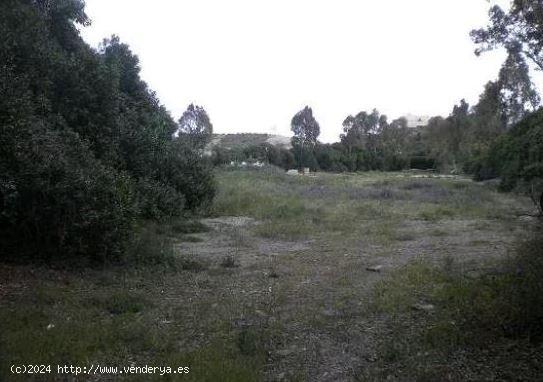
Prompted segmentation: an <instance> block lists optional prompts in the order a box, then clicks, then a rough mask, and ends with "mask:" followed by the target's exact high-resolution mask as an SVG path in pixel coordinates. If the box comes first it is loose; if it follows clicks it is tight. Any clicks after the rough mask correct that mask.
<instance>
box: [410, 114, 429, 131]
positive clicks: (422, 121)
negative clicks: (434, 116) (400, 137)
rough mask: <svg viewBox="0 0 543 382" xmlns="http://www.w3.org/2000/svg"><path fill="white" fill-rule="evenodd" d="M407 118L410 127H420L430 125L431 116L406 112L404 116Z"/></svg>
mask: <svg viewBox="0 0 543 382" xmlns="http://www.w3.org/2000/svg"><path fill="white" fill-rule="evenodd" d="M403 118H405V119H406V120H407V127H408V128H410V129H417V128H420V127H426V126H428V123H429V122H430V118H431V117H430V116H427V115H414V114H406V115H404V116H403Z"/></svg>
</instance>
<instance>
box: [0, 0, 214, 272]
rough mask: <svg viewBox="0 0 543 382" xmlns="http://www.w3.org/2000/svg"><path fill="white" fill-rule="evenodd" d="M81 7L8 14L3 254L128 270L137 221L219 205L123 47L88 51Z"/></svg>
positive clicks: (0, 23)
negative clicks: (123, 262)
mask: <svg viewBox="0 0 543 382" xmlns="http://www.w3.org/2000/svg"><path fill="white" fill-rule="evenodd" d="M87 23H88V19H87V17H86V15H85V13H84V3H83V2H82V1H79V0H64V1H53V2H45V1H16V0H7V1H4V2H2V3H1V4H0V34H1V35H2V39H1V41H0V61H1V62H2V66H1V67H0V159H1V160H0V232H1V233H0V246H1V248H2V250H1V251H0V253H1V256H2V258H6V257H9V258H11V259H14V260H22V259H26V258H30V257H33V258H36V257H39V258H41V259H43V260H47V261H49V260H53V259H55V260H60V259H67V258H74V259H75V258H86V259H88V260H91V261H100V262H104V261H115V260H119V259H121V257H122V256H121V254H122V253H123V251H124V250H126V248H127V245H128V244H129V242H130V239H131V236H132V234H133V232H134V226H135V223H136V221H137V220H138V219H140V218H151V219H163V218H166V217H171V216H179V215H180V214H181V213H182V212H183V210H184V208H189V209H196V208H199V207H200V206H202V205H205V204H208V203H209V201H210V200H211V199H212V197H213V187H214V185H213V176H212V172H211V169H210V166H209V165H208V164H207V163H206V162H205V161H204V160H203V159H202V157H201V155H200V153H198V152H195V150H194V149H192V150H189V149H188V148H187V147H188V145H186V144H185V145H184V144H183V143H184V142H180V141H184V140H183V139H182V138H178V139H175V140H174V139H173V133H174V132H175V131H176V130H177V125H176V123H175V122H174V121H173V120H172V118H171V117H170V115H169V114H168V112H167V111H166V110H165V109H164V107H163V106H161V105H160V103H159V101H158V100H157V98H156V96H155V95H154V93H153V92H152V91H151V90H149V89H148V87H147V84H146V83H145V82H143V81H142V80H141V79H140V77H139V72H140V68H139V60H138V58H137V57H136V56H135V55H134V54H133V53H132V52H131V51H130V49H129V47H128V46H127V45H125V44H122V43H121V42H120V41H119V39H118V38H117V37H113V38H111V39H109V40H105V41H104V43H103V44H102V46H101V47H100V49H99V51H94V50H92V49H91V48H90V47H89V46H88V45H87V44H86V43H85V42H84V41H83V40H82V39H81V37H80V36H79V32H78V30H77V28H76V25H75V24H81V25H86V24H87Z"/></svg>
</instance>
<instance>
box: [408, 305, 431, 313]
mask: <svg viewBox="0 0 543 382" xmlns="http://www.w3.org/2000/svg"><path fill="white" fill-rule="evenodd" d="M412 307H413V309H415V310H421V311H424V312H431V311H433V310H434V309H435V306H433V305H432V304H415V305H413V306H412Z"/></svg>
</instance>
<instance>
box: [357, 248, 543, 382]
mask: <svg viewBox="0 0 543 382" xmlns="http://www.w3.org/2000/svg"><path fill="white" fill-rule="evenodd" d="M542 244H543V242H542V241H541V238H535V239H533V240H531V241H528V242H526V243H525V244H522V245H521V246H520V247H519V248H518V250H517V254H516V255H515V257H513V258H512V259H510V260H509V261H508V262H506V264H504V265H503V267H504V269H503V271H502V272H500V273H498V274H495V273H490V274H483V275H481V276H479V277H476V278H472V277H466V276H465V275H464V274H463V273H462V271H461V269H460V268H459V265H458V264H456V263H455V262H454V260H453V259H452V258H445V261H444V262H443V263H442V264H441V265H440V266H436V265H435V264H432V263H431V262H429V261H427V260H425V259H424V257H423V256H421V257H419V258H417V259H416V260H414V261H412V262H411V263H410V264H408V265H407V266H405V267H403V268H402V269H400V270H398V271H397V272H395V273H393V274H391V275H389V276H388V277H387V278H385V279H384V280H383V281H381V282H380V283H378V285H377V286H376V288H375V291H374V293H375V298H374V302H373V308H374V309H375V313H376V314H378V315H382V314H386V315H387V316H388V317H390V319H389V320H388V321H387V331H388V332H389V336H387V337H386V338H383V339H382V341H381V343H380V350H379V354H380V360H379V365H378V368H376V369H375V370H374V373H375V374H374V375H373V376H372V378H385V376H386V375H388V374H389V373H392V372H393V371H394V370H403V372H404V376H405V377H406V378H407V379H412V380H433V379H439V380H443V379H451V378H452V379H453V380H456V379H470V380H472V379H486V378H487V377H485V375H487V374H485V373H490V372H492V373H494V374H495V375H501V376H502V378H504V379H505V380H509V379H510V378H513V376H514V378H519V379H526V380H534V378H535V376H536V375H537V374H538V370H539V369H538V368H534V367H533V364H534V362H535V363H537V362H540V361H537V360H538V359H540V358H541V357H542V356H543V325H541V322H542V320H543V309H541V306H543V297H542V296H543V293H542V292H543V283H542V282H541V279H542V278H543V261H542V260H541V258H542V257H541V255H542V254H541V251H542V248H543V245H542ZM528 264H529V265H528ZM519 268H520V269H523V272H524V273H523V274H521V275H519V274H518V269H519ZM421 302H424V303H426V304H428V303H430V304H432V305H434V307H435V308H434V310H432V311H429V312H421V311H418V310H415V309H413V307H414V305H415V304H417V303H421ZM481 349H485V351H484V352H481V351H480V350H481ZM513 349H514V350H513ZM421 355H423V356H421ZM513 360H514V361H513ZM485 363H486V365H485ZM432 365H441V366H440V367H439V368H435V367H432ZM444 365H447V366H444ZM454 365H462V366H461V368H456V369H455V366H454ZM483 365H484V366H483ZM376 370H377V371H376ZM462 373H467V374H464V375H463V374H462ZM466 375H469V377H466ZM366 377H368V375H366Z"/></svg>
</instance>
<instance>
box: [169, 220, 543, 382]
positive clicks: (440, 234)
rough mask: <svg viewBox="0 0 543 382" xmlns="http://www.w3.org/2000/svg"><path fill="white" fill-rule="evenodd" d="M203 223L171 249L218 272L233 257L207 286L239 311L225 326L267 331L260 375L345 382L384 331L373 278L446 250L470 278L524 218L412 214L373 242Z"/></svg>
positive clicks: (248, 224)
mask: <svg viewBox="0 0 543 382" xmlns="http://www.w3.org/2000/svg"><path fill="white" fill-rule="evenodd" d="M203 223H204V224H206V225H207V226H208V227H210V229H211V231H210V232H207V233H201V234H198V235H197V236H198V237H200V238H201V239H202V240H203V241H202V242H200V243H182V244H180V247H179V250H180V252H181V253H184V254H187V253H188V254H191V256H195V257H196V258H198V259H200V260H203V261H205V262H206V263H207V264H208V266H209V267H210V269H220V268H221V264H222V263H223V261H224V258H225V256H232V257H233V258H234V261H235V266H234V267H233V268H230V269H227V270H225V269H224V267H222V268H223V270H224V273H222V276H221V277H220V278H219V280H220V281H219V280H217V279H215V284H216V282H217V281H219V284H222V286H219V285H217V284H216V286H217V290H222V289H228V288H224V287H225V285H229V286H230V287H231V288H230V289H228V290H229V293H230V294H231V295H234V296H235V297H234V300H235V301H236V303H237V304H239V306H238V308H239V307H242V309H238V310H237V313H238V314H239V313H240V312H242V313H241V315H238V316H235V315H234V316H232V317H230V319H231V324H232V326H233V327H234V328H236V329H239V330H242V331H248V330H262V329H263V328H264V329H266V330H271V331H273V335H272V337H271V339H270V340H269V342H268V343H267V344H266V346H267V347H268V350H269V353H268V360H267V370H266V376H267V379H268V380H270V381H274V380H292V379H294V378H297V377H300V378H302V379H307V380H311V381H350V380H353V379H354V378H355V376H356V375H357V374H359V372H360V370H363V369H364V368H366V367H370V366H371V364H372V363H373V362H375V360H376V358H377V356H378V355H377V354H376V347H375V343H376V339H378V337H379V336H384V335H386V332H385V331H384V330H385V329H384V327H383V325H382V322H381V321H380V320H379V319H378V318H376V316H375V315H374V314H372V313H373V312H372V311H371V308H370V307H371V299H372V291H373V287H374V286H375V284H376V283H377V282H379V281H380V280H382V279H383V277H386V276H387V275H388V274H390V273H391V272H393V271H394V270H396V269H398V268H399V267H402V266H403V265H405V264H407V263H408V262H409V261H411V260H412V259H414V258H415V257H423V258H425V259H427V260H429V261H431V262H434V263H435V264H437V265H439V264H440V263H442V262H444V261H445V259H446V258H448V257H451V256H453V257H454V259H455V262H457V264H458V266H459V267H460V269H461V271H462V272H465V273H473V274H478V273H479V272H482V271H483V270H484V269H485V267H486V268H488V267H492V266H494V264H495V262H496V260H499V259H501V258H503V257H504V256H506V254H507V250H508V247H509V246H510V245H512V244H513V243H514V242H515V239H516V238H517V237H519V235H522V233H523V232H525V231H526V229H527V227H529V226H530V225H531V224H532V222H530V221H526V220H522V219H519V220H517V221H516V222H515V224H513V225H511V224H508V225H505V224H504V223H503V222H500V221H496V220H487V221H482V220H475V219H473V220H467V219H466V220H458V219H456V220H454V219H451V220H441V221H439V222H428V221H422V220H412V221H409V222H408V224H405V226H402V227H400V229H399V231H398V232H399V236H398V238H399V240H396V241H394V242H393V243H383V244H379V243H375V241H374V240H371V238H367V237H350V238H348V239H346V240H342V239H341V238H331V237H321V238H316V239H313V240H310V241H282V240H276V239H263V238H261V237H258V236H255V235H253V234H252V229H253V228H254V227H256V226H258V225H259V224H260V223H259V222H258V221H256V220H254V219H251V218H247V217H222V218H215V219H206V220H203ZM373 266H380V267H381V268H380V269H379V272H373V271H369V270H368V268H369V267H370V268H371V267H373ZM237 288H239V290H238V289H237ZM218 304H219V305H220V304H221V303H220V302H219V303H218ZM223 313H225V312H223ZM272 329H273V330H272Z"/></svg>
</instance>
